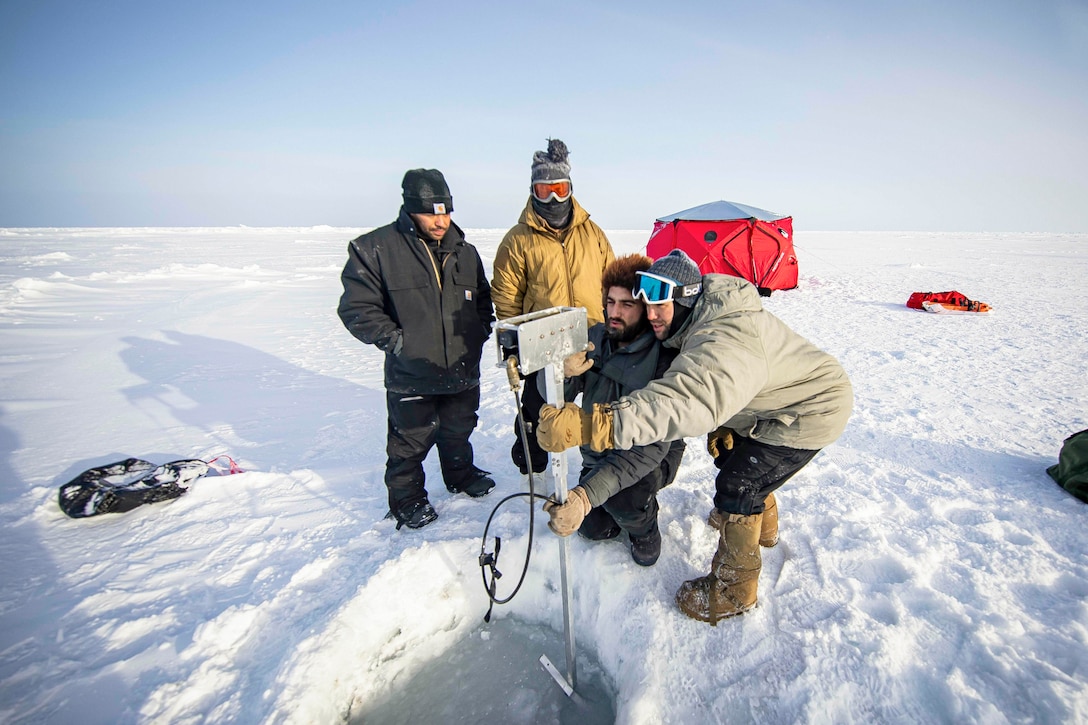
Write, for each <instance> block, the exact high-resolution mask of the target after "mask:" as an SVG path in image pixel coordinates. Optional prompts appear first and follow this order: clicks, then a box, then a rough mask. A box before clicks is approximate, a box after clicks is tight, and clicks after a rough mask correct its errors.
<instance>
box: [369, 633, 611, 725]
mask: <svg viewBox="0 0 1088 725" xmlns="http://www.w3.org/2000/svg"><path fill="white" fill-rule="evenodd" d="M574 648H575V653H576V656H577V658H578V660H577V679H578V688H577V689H576V690H575V696H574V697H573V698H570V697H567V695H566V693H564V692H563V690H562V688H560V687H559V685H558V684H556V682H555V680H554V679H552V676H551V675H549V674H548V673H547V672H545V671H544V668H543V667H542V666H541V664H540V655H542V654H544V655H547V656H548V659H550V660H551V661H552V664H553V665H555V668H556V669H557V670H559V672H560V674H562V675H563V676H564V677H565V676H566V674H567V658H566V639H565V637H564V635H563V633H561V632H556V631H555V630H553V629H550V628H548V627H546V626H544V625H539V624H530V623H528V622H524V621H522V620H519V619H516V618H513V617H504V618H502V619H493V620H492V621H491V623H490V624H483V625H481V627H480V629H477V630H476V631H474V632H472V633H471V634H469V635H468V636H467V637H466V638H464V639H463V640H461V641H460V642H458V643H457V644H455V645H454V646H453V647H451V648H450V650H449V651H448V652H446V653H444V654H442V655H441V656H440V657H438V658H437V659H435V660H433V661H431V662H429V663H427V664H426V665H424V666H423V668H422V669H421V670H420V671H418V672H416V673H415V674H414V675H411V676H408V677H402V678H399V679H398V680H397V681H396V682H394V683H393V686H392V690H391V691H389V692H385V693H382V694H380V695H378V696H376V697H374V698H373V699H372V701H371V702H367V703H364V704H363V705H362V706H359V707H356V708H354V709H353V710H352V712H351V714H350V717H349V719H348V722H349V723H355V724H358V723H370V724H371V725H399V724H402V723H403V724H404V725H408V724H411V725H427V724H428V723H474V724H475V723H479V724H480V725H490V723H496V724H499V723H501V724H502V725H514V724H515V723H526V724H529V723H532V724H534V725H535V724H537V723H562V724H563V725H566V724H567V723H576V724H577V725H598V724H600V725H606V724H611V723H613V722H615V719H616V712H615V705H614V702H613V701H614V699H615V690H614V688H613V687H612V684H611V683H610V682H609V680H608V678H607V676H606V675H605V674H604V672H603V671H602V670H601V667H600V665H599V664H598V663H597V659H596V656H595V655H594V653H592V652H590V651H589V650H588V649H587V648H586V646H585V645H584V644H579V642H578V632H577V630H575V633H574Z"/></svg>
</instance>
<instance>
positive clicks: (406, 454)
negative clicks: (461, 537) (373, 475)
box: [385, 385, 480, 511]
mask: <svg viewBox="0 0 1088 725" xmlns="http://www.w3.org/2000/svg"><path fill="white" fill-rule="evenodd" d="M385 402H386V409H387V410H388V413H389V431H388V435H387V438H386V448H385V450H386V455H387V456H388V458H387V460H386V464H385V485H386V487H387V488H388V489H389V508H390V510H393V511H398V510H403V509H404V508H405V507H407V506H410V505H412V504H414V503H417V502H419V501H423V500H425V499H426V498H427V490H426V488H425V486H424V473H423V460H424V459H425V458H426V457H427V454H428V453H429V452H430V450H431V447H432V446H435V445H437V446H438V460H439V464H440V465H441V468H442V478H443V480H444V481H445V483H446V487H447V488H448V489H451V490H456V489H459V488H461V486H462V485H463V484H465V483H466V482H467V479H469V478H470V477H471V476H472V475H473V474H474V473H475V467H474V466H473V462H472V444H471V443H469V436H470V435H472V431H473V430H475V428H476V423H477V420H478V417H477V411H478V410H479V408H480V387H479V386H478V385H477V386H473V387H471V388H469V389H468V390H465V391H463V392H460V393H450V394H448V395H416V394H412V393H392V392H388V391H386V394H385Z"/></svg>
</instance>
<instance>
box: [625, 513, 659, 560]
mask: <svg viewBox="0 0 1088 725" xmlns="http://www.w3.org/2000/svg"><path fill="white" fill-rule="evenodd" d="M660 556H661V530H660V529H658V528H657V524H656V523H655V524H654V527H653V529H651V530H650V533H648V534H646V535H645V536H631V558H632V559H634V560H635V563H636V564H638V565H639V566H653V565H654V564H656V563H657V560H658V558H659V557H660Z"/></svg>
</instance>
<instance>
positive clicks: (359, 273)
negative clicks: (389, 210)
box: [337, 209, 495, 395]
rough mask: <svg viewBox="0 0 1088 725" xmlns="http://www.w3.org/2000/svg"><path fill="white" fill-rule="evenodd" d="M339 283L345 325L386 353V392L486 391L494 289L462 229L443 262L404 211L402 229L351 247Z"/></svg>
mask: <svg viewBox="0 0 1088 725" xmlns="http://www.w3.org/2000/svg"><path fill="white" fill-rule="evenodd" d="M340 280H341V282H343V284H344V294H343V295H342V296H341V297H340V307H339V308H338V310H337V311H338V312H339V314H340V319H341V320H342V321H343V323H344V326H345V327H346V328H347V329H348V331H349V332H350V333H351V334H352V335H354V336H355V337H357V338H358V339H360V340H362V341H363V342H365V343H367V344H370V345H376V346H377V347H378V348H380V349H381V350H383V351H384V352H385V387H386V389H387V390H389V391H391V392H396V393H414V394H421V395H434V394H442V393H459V392H461V391H464V390H468V389H469V388H472V387H474V386H476V385H479V384H480V356H481V354H482V350H483V345H484V342H485V341H486V340H487V338H488V336H489V335H490V334H491V323H492V322H494V320H495V314H494V308H493V307H492V305H491V287H490V285H489V284H488V282H487V277H486V276H485V275H484V267H483V262H482V261H481V260H480V255H479V253H478V252H477V251H476V248H475V247H473V246H472V245H471V244H469V243H468V242H466V241H465V237H464V234H463V233H462V232H461V229H460V227H458V226H457V225H456V224H452V223H451V224H450V228H449V231H447V232H446V236H445V237H443V238H442V241H441V243H440V244H439V245H438V254H437V255H436V254H435V252H434V251H432V250H431V248H430V247H429V246H428V245H427V244H426V243H425V242H423V241H422V240H421V239H420V238H419V236H418V235H417V233H416V229H415V225H414V224H413V223H412V218H411V217H410V216H409V215H408V214H407V213H406V212H405V211H404V210H403V209H401V213H400V218H399V219H397V221H396V222H394V223H393V224H388V225H386V226H384V227H380V228H378V229H375V230H374V231H372V232H369V233H367V234H364V235H362V236H360V237H358V238H357V239H355V240H353V241H352V242H351V244H349V245H348V261H347V264H346V265H345V266H344V272H343V274H342V275H341V277H340Z"/></svg>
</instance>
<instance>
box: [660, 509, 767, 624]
mask: <svg viewBox="0 0 1088 725" xmlns="http://www.w3.org/2000/svg"><path fill="white" fill-rule="evenodd" d="M761 519H762V514H754V515H752V516H741V515H740V514H728V515H726V516H725V517H723V518H722V519H721V522H722V523H721V526H720V527H719V530H718V531H719V538H718V551H717V552H716V553H715V554H714V561H713V562H712V563H711V565H710V573H709V574H708V575H706V576H704V577H700V578H698V579H692V580H691V581H686V582H684V583H683V584H681V585H680V590H679V591H678V592H676V603H677V605H679V607H680V611H682V612H683V613H684V614H686V615H688V616H689V617H691V618H692V619H698V620H699V621H701V622H710V624H712V625H715V624H717V623H718V620H719V619H725V618H726V617H732V616H735V615H737V614H743V613H744V612H747V611H748V610H749V609H751V608H752V607H754V606H755V604H756V590H757V588H758V586H759V571H760V569H762V568H763V562H762V559H761V557H760V554H759V533H760V524H761Z"/></svg>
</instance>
